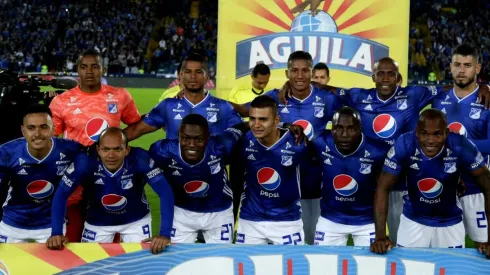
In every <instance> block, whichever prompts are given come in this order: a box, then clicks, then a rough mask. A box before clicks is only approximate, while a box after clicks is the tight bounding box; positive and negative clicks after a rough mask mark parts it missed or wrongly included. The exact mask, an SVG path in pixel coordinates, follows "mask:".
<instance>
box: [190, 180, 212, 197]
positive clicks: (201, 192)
mask: <svg viewBox="0 0 490 275" xmlns="http://www.w3.org/2000/svg"><path fill="white" fill-rule="evenodd" d="M184 190H185V192H186V193H187V194H188V195H189V196H191V197H195V198H202V197H206V196H207V195H208V190H209V184H208V183H207V182H204V181H200V180H193V181H189V182H188V183H186V184H184Z"/></svg>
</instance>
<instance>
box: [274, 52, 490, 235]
mask: <svg viewBox="0 0 490 275" xmlns="http://www.w3.org/2000/svg"><path fill="white" fill-rule="evenodd" d="M373 69H374V72H373V75H372V79H373V82H374V83H375V86H376V88H373V89H362V88H352V89H342V88H336V87H332V86H322V88H325V89H327V90H329V91H332V92H334V93H336V94H338V95H339V97H340V98H341V99H342V102H343V103H344V104H345V105H348V106H350V107H352V108H354V109H356V110H357V111H358V112H359V113H360V114H361V122H362V123H363V125H362V127H363V133H364V135H365V136H366V137H367V138H369V139H374V140H378V141H382V142H386V143H388V144H389V145H393V144H394V142H395V140H396V138H398V137H399V136H400V135H401V134H403V133H406V132H409V131H412V130H414V129H415V126H416V125H417V120H418V116H419V113H420V111H421V110H422V109H423V108H424V107H426V106H427V105H428V104H430V103H431V101H432V99H433V98H434V97H435V96H437V95H438V94H441V93H444V94H447V91H448V90H449V89H447V88H445V87H444V88H436V87H426V86H407V87H400V86H399V84H400V83H401V75H400V73H399V70H398V63H397V62H395V61H394V60H393V59H391V58H389V57H385V58H382V59H380V60H379V61H377V62H376V63H375V64H374V67H373ZM482 88H483V89H480V94H479V96H480V97H482V98H483V97H484V99H485V100H486V101H489V102H487V103H486V105H487V106H488V104H489V103H490V96H489V89H488V86H487V85H482ZM284 92H285V91H284ZM283 97H284V93H280V94H279V98H280V100H281V101H283V100H285V99H283ZM291 100H292V99H289V100H288V101H291ZM405 194H406V186H405V183H404V181H401V182H400V183H399V184H397V185H395V187H394V188H393V191H392V192H391V193H390V199H389V200H390V202H389V203H390V208H389V213H388V228H389V230H390V232H391V233H393V234H396V232H398V225H399V223H400V215H401V211H402V208H403V196H404V195H405ZM393 234H391V236H390V238H392V240H394V241H396V235H393Z"/></svg>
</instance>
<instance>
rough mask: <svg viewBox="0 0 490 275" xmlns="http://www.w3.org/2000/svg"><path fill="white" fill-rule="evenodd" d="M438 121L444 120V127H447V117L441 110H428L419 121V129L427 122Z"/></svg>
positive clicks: (421, 115)
mask: <svg viewBox="0 0 490 275" xmlns="http://www.w3.org/2000/svg"><path fill="white" fill-rule="evenodd" d="M436 119H440V120H442V121H443V122H444V125H447V120H446V115H445V114H444V113H443V112H442V111H441V110H438V109H434V108H429V109H426V110H424V111H423V112H422V113H421V114H420V116H419V120H418V122H417V127H420V126H422V125H423V124H425V122H426V121H427V120H436Z"/></svg>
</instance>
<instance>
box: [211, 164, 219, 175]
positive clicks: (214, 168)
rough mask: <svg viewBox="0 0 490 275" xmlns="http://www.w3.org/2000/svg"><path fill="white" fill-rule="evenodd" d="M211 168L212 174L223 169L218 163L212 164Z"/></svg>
mask: <svg viewBox="0 0 490 275" xmlns="http://www.w3.org/2000/svg"><path fill="white" fill-rule="evenodd" d="M209 169H210V170H211V174H213V175H215V174H217V173H219V171H221V165H220V164H219V163H216V164H215V165H211V166H210V167H209Z"/></svg>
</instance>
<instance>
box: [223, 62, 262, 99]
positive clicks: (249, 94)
mask: <svg viewBox="0 0 490 275" xmlns="http://www.w3.org/2000/svg"><path fill="white" fill-rule="evenodd" d="M270 77H271V71H270V69H269V66H267V65H265V64H263V63H259V64H257V65H255V67H254V69H253V71H252V83H251V85H245V86H236V87H234V88H233V89H232V90H231V92H230V93H229V94H228V98H227V100H228V101H230V102H233V103H236V104H243V103H247V102H250V101H252V100H253V99H254V98H256V97H257V96H259V95H262V94H263V93H264V91H265V88H266V87H267V84H268V83H269V79H270ZM250 86H251V87H250Z"/></svg>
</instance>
